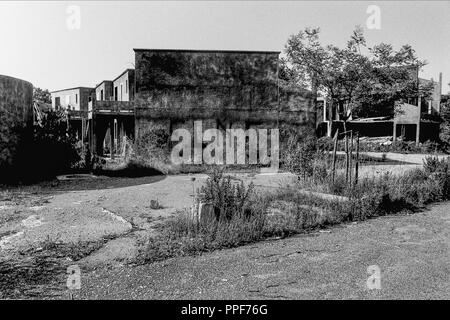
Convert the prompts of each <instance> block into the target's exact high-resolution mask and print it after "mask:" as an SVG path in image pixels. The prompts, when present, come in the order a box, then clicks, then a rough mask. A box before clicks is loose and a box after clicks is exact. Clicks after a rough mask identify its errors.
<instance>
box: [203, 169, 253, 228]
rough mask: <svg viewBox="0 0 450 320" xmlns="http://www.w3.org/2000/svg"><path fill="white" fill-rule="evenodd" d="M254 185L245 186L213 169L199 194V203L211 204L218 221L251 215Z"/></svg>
mask: <svg viewBox="0 0 450 320" xmlns="http://www.w3.org/2000/svg"><path fill="white" fill-rule="evenodd" d="M252 195H253V184H250V185H249V186H248V187H245V186H244V183H243V182H242V181H240V182H236V181H233V180H232V178H231V176H224V173H223V170H221V169H217V168H215V169H213V171H212V172H211V173H210V174H209V177H208V179H207V180H206V183H205V185H204V186H202V187H201V188H200V190H199V192H198V194H197V197H198V201H200V202H203V203H208V204H211V205H212V206H213V207H214V211H215V212H216V215H217V217H218V219H227V220H231V218H232V217H233V216H234V215H242V214H247V215H250V210H251V205H252V201H251V196H252Z"/></svg>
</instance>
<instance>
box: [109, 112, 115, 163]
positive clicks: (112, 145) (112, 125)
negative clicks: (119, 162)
mask: <svg viewBox="0 0 450 320" xmlns="http://www.w3.org/2000/svg"><path fill="white" fill-rule="evenodd" d="M109 133H110V137H111V141H110V146H111V147H110V149H111V150H110V152H111V159H114V149H115V146H114V119H113V120H111V121H110V123H109Z"/></svg>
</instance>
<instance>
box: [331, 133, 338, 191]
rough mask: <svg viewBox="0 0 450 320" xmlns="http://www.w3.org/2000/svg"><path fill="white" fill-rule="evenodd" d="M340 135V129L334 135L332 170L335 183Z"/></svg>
mask: <svg viewBox="0 0 450 320" xmlns="http://www.w3.org/2000/svg"><path fill="white" fill-rule="evenodd" d="M338 137H339V129H337V130H336V134H335V135H334V147H333V170H332V181H333V183H334V177H335V174H336V151H337V145H338Z"/></svg>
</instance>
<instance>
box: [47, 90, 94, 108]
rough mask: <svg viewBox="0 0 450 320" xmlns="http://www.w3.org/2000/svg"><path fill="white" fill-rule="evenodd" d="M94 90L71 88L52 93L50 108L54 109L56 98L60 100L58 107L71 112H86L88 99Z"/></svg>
mask: <svg viewBox="0 0 450 320" xmlns="http://www.w3.org/2000/svg"><path fill="white" fill-rule="evenodd" d="M93 90H94V89H91V88H73V89H68V90H61V91H57V92H52V93H51V95H52V107H53V108H56V98H60V107H61V108H64V109H67V108H68V107H69V106H70V109H71V110H84V111H86V110H88V103H89V97H90V95H91V94H92V92H93Z"/></svg>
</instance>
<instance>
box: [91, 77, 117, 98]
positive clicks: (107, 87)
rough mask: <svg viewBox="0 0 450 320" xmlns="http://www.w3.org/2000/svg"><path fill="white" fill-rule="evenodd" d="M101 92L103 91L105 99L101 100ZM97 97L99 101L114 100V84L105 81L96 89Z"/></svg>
mask: <svg viewBox="0 0 450 320" xmlns="http://www.w3.org/2000/svg"><path fill="white" fill-rule="evenodd" d="M101 90H103V99H102V98H101ZM95 97H96V99H97V100H98V101H110V100H113V82H112V81H103V82H102V83H101V84H100V85H99V86H97V88H95Z"/></svg>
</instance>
